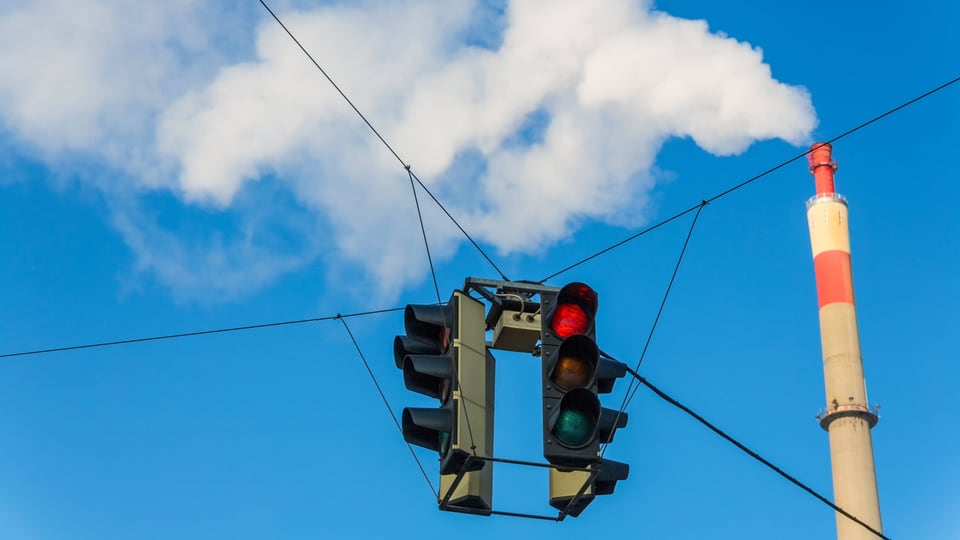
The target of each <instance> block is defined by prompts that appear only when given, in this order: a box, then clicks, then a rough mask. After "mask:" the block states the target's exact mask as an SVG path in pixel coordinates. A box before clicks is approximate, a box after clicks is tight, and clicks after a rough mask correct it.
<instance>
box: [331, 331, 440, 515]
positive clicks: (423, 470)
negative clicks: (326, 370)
mask: <svg viewBox="0 0 960 540" xmlns="http://www.w3.org/2000/svg"><path fill="white" fill-rule="evenodd" d="M334 318H335V319H338V320H339V321H340V322H341V323H343V329H344V330H346V331H347V335H348V336H350V341H352V342H353V346H354V348H355V349H357V354H358V355H360V361H361V362H363V367H365V368H367V373H369V374H370V380H372V381H373V385H374V386H375V387H376V388H377V393H378V394H380V399H382V400H383V404H384V405H386V407H387V412H389V413H390V418H391V419H393V423H394V424H395V425H396V426H397V430H398V431H400V435H401V437H402V436H403V427H401V426H400V422H399V421H397V415H396V414H394V413H393V408H392V407H390V402H389V401H387V396H386V395H384V393H383V389H382V388H381V387H380V383H379V382H377V377H376V376H375V375H374V374H373V370H372V369H370V364H369V363H368V362H367V358H366V356H364V354H363V351H362V350H360V344H359V343H357V338H355V337H354V336H353V332H351V331H350V326H348V325H347V320H346V319H345V318H344V317H343V316H341V315H339V314H338V315H337V316H336V317H334ZM403 442H404V443H406V445H407V449H408V450H410V455H412V456H413V460H414V461H416V462H417V467H418V468H419V469H420V474H422V475H423V479H424V480H426V481H427V486H429V487H430V491H431V492H432V493H433V496H434V498H439V497H440V495H439V493H438V492H437V489H436V488H435V487H433V482H431V481H430V477H429V476H428V475H427V471H426V469H424V468H423V463H421V462H420V458H419V457H417V453H416V452H414V450H413V446H412V445H411V444H410V443H409V442H407V441H406V439H404V441H403Z"/></svg>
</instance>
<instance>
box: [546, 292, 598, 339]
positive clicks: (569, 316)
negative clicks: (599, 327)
mask: <svg viewBox="0 0 960 540" xmlns="http://www.w3.org/2000/svg"><path fill="white" fill-rule="evenodd" d="M596 313H597V293H596V291H594V290H593V289H591V288H590V286H589V285H587V284H586V283H580V282H574V283H570V284H567V285H566V286H565V287H564V288H562V289H560V293H559V294H558V295H557V308H556V309H555V310H554V312H553V317H552V318H551V320H550V329H551V330H553V332H554V333H555V334H556V335H557V336H558V337H560V338H561V339H566V338H568V337H570V336H573V335H576V334H586V333H587V332H589V331H590V327H591V326H592V325H593V316H594V315H595V314H596Z"/></svg>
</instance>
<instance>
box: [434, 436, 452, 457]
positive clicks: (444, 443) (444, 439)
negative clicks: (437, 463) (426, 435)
mask: <svg viewBox="0 0 960 540" xmlns="http://www.w3.org/2000/svg"><path fill="white" fill-rule="evenodd" d="M437 447H439V449H440V455H441V456H445V455H446V454H447V450H450V432H449V431H441V432H440V434H439V435H438V436H437Z"/></svg>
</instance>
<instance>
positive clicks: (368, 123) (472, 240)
mask: <svg viewBox="0 0 960 540" xmlns="http://www.w3.org/2000/svg"><path fill="white" fill-rule="evenodd" d="M260 4H261V5H263V7H264V8H265V9H266V10H267V11H268V12H269V13H270V16H272V17H273V20H275V21H277V24H279V25H280V27H281V28H283V31H284V32H286V33H287V35H288V36H290V39H292V40H293V42H294V43H296V44H297V47H299V48H300V50H301V51H303V54H305V55H306V56H307V58H308V59H310V62H311V63H313V65H314V67H316V68H317V69H318V70H319V71H320V73H321V74H323V76H324V78H326V79H327V82H329V83H330V85H331V86H333V88H334V89H335V90H336V91H337V93H338V94H340V97H342V98H343V99H344V101H346V102H347V105H349V106H350V108H351V109H353V112H355V113H357V116H359V117H360V120H362V121H363V123H364V124H366V126H367V127H368V128H370V131H372V132H373V134H374V135H376V137H377V139H379V140H380V142H381V143H383V146H384V147H386V149H387V150H389V151H390V153H391V154H393V157H395V158H396V159H397V161H399V162H400V165H402V166H403V168H404V169H406V170H407V172H409V173H410V176H411V178H413V179H414V180H416V182H417V183H418V184H420V187H421V188H423V190H424V191H425V192H426V193H427V195H429V196H430V198H431V199H433V202H435V203H436V204H437V206H439V207H440V209H441V210H443V213H444V214H446V215H447V217H448V218H450V221H452V222H453V224H454V225H456V226H457V228H458V229H460V232H461V233H463V235H464V236H465V237H466V238H467V240H469V241H470V243H471V244H473V247H474V248H476V250H477V251H478V252H480V255H482V256H483V258H484V259H486V261H487V262H488V263H490V266H492V267H493V269H494V270H496V271H497V273H498V274H500V277H501V278H502V279H503V280H504V281H510V280H509V279H507V276H506V275H505V274H504V273H503V271H502V270H500V268H499V267H498V266H497V265H496V263H494V262H493V259H491V258H490V256H489V255H487V253H486V252H485V251H484V250H483V248H481V247H480V245H479V244H477V242H476V241H475V240H474V239H473V237H471V236H470V235H469V234H468V233H467V231H466V230H465V229H464V228H463V227H462V226H461V225H460V222H458V221H457V220H456V218H454V217H453V215H452V214H451V213H450V212H449V211H448V210H447V208H446V207H445V206H444V205H443V204H442V203H441V202H440V200H439V199H437V197H436V196H434V194H433V193H432V192H431V191H430V190H429V189H428V188H427V186H426V185H424V183H423V182H422V181H421V180H420V178H419V177H417V175H416V174H414V173H413V171H412V170H411V166H410V165H408V164H407V163H406V162H405V161H403V158H401V157H400V155H399V154H398V153H397V152H396V151H395V150H394V149H393V147H392V146H390V143H388V142H387V140H386V139H385V138H384V137H383V135H381V134H380V132H379V131H377V128H375V127H373V124H372V123H371V122H370V120H368V119H367V117H366V115H364V114H363V113H362V112H360V109H359V108H358V107H357V106H356V105H355V104H354V103H353V101H352V100H351V99H350V98H349V97H347V94H346V92H344V91H343V89H341V88H340V86H339V85H338V84H337V83H336V82H335V81H334V80H333V77H331V76H330V75H329V74H328V73H327V71H326V70H325V69H323V67H322V66H321V65H320V63H319V62H317V61H316V59H314V57H313V55H312V54H310V52H309V51H307V48H306V47H304V46H303V44H302V43H300V40H299V39H297V37H296V36H294V35H293V32H291V31H290V29H289V28H287V25H285V24H284V23H283V21H281V20H280V17H278V16H277V14H276V13H274V11H273V10H272V9H270V6H268V5H267V3H266V2H265V1H264V0H260Z"/></svg>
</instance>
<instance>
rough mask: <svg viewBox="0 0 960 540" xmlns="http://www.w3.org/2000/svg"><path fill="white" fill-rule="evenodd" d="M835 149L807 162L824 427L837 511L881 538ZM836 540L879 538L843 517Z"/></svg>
mask: <svg viewBox="0 0 960 540" xmlns="http://www.w3.org/2000/svg"><path fill="white" fill-rule="evenodd" d="M832 150H833V149H832V147H831V146H830V145H829V144H826V143H818V144H815V145H813V146H812V147H811V148H810V152H809V153H808V154H807V159H808V160H809V162H810V172H811V173H812V174H813V176H814V179H815V180H816V188H817V192H816V195H815V196H814V197H813V198H812V199H810V200H809V201H807V222H808V225H809V227H810V244H811V246H812V247H813V266H814V270H815V273H816V279H817V300H818V301H819V306H820V341H821V345H822V349H823V379H824V383H825V387H826V394H827V407H826V409H825V410H824V411H823V412H822V413H821V414H820V415H819V417H818V418H819V420H820V427H822V428H823V429H824V430H826V431H827V433H829V436H830V462H831V464H832V467H833V495H834V502H835V503H836V505H837V506H839V507H840V508H842V509H844V510H845V511H847V512H849V513H850V514H851V515H853V516H856V517H857V519H859V520H861V521H863V522H864V523H866V524H867V525H869V526H870V527H872V528H873V529H875V530H876V531H878V532H879V531H882V529H881V527H882V525H881V523H880V501H879V497H878V495H877V478H876V472H875V470H874V465H873V442H872V440H871V438H870V429H871V428H873V426H875V425H876V424H877V419H878V416H877V411H876V408H875V407H871V406H870V404H869V403H868V402H867V389H866V383H865V382H864V379H863V362H862V360H861V357H860V336H859V333H858V331H857V310H856V305H855V303H854V298H853V274H852V272H851V265H850V232H849V228H848V225H847V201H846V199H844V198H843V197H842V196H840V195H838V194H837V193H836V189H835V187H834V179H833V176H834V173H835V172H836V170H837V164H836V162H835V161H833V158H832V155H831V152H832ZM836 518H837V539H838V540H875V539H876V538H877V536H876V535H875V534H874V533H872V532H870V531H869V530H868V529H867V528H865V527H863V526H862V525H860V524H859V523H856V522H855V521H853V520H851V519H850V518H848V517H846V516H844V515H842V514H840V513H837V515H836Z"/></svg>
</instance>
